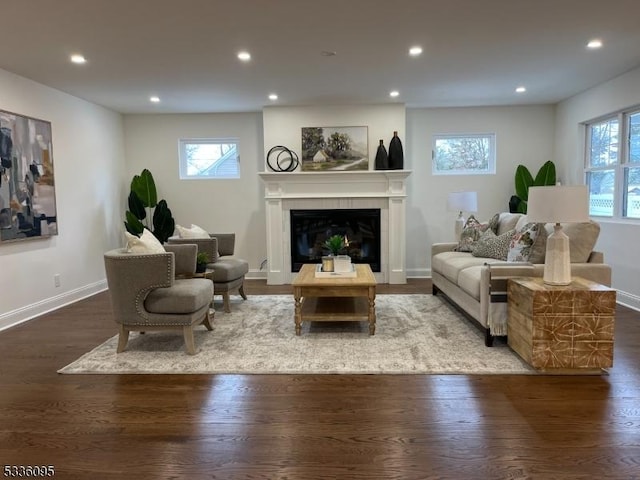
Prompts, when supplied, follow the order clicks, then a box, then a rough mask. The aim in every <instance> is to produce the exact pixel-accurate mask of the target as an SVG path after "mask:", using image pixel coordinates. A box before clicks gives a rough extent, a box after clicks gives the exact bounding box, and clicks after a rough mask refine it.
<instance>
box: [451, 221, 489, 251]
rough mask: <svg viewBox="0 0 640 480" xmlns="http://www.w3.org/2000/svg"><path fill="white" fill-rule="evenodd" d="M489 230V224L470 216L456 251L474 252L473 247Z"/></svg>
mask: <svg viewBox="0 0 640 480" xmlns="http://www.w3.org/2000/svg"><path fill="white" fill-rule="evenodd" d="M487 228H489V224H488V223H480V222H479V221H478V220H477V219H476V217H474V216H473V215H470V216H469V218H468V219H467V221H466V223H465V224H464V229H463V230H462V233H461V234H460V241H459V242H458V247H457V248H456V250H457V251H458V252H470V251H471V250H473V245H474V244H475V243H476V242H477V241H478V239H479V238H480V235H481V234H482V232H484V231H485V230H487Z"/></svg>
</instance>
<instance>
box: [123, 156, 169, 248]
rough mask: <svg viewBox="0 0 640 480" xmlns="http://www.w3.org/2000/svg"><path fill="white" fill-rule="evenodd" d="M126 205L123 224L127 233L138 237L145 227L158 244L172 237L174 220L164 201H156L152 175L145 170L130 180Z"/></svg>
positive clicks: (156, 196)
mask: <svg viewBox="0 0 640 480" xmlns="http://www.w3.org/2000/svg"><path fill="white" fill-rule="evenodd" d="M128 203H129V210H127V212H126V214H125V217H126V221H125V222H124V225H125V227H126V229H127V232H129V233H130V234H132V235H137V236H140V235H141V234H142V232H143V230H144V228H145V227H146V228H147V230H149V231H151V233H153V234H154V235H155V237H156V238H157V239H158V240H159V241H160V243H165V242H166V241H167V239H168V238H169V237H170V236H171V235H173V230H174V229H175V220H174V219H173V216H172V215H171V210H169V207H167V202H166V200H160V201H158V195H157V193H156V184H155V182H154V180H153V175H151V172H150V171H149V170H147V169H146V168H145V169H144V170H143V171H142V173H141V174H140V175H135V176H134V177H133V179H132V180H131V192H130V193H129V199H128ZM152 209H153V211H152Z"/></svg>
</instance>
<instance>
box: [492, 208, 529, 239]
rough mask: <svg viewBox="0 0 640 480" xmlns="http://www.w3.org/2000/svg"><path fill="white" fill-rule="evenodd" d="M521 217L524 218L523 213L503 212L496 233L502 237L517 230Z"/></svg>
mask: <svg viewBox="0 0 640 480" xmlns="http://www.w3.org/2000/svg"><path fill="white" fill-rule="evenodd" d="M521 217H523V214H522V213H508V212H501V213H500V221H499V222H498V231H497V232H496V235H502V234H503V233H506V232H508V231H509V230H513V229H514V228H516V224H517V223H518V220H520V218H521Z"/></svg>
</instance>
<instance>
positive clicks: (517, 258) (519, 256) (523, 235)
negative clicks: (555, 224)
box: [507, 223, 546, 262]
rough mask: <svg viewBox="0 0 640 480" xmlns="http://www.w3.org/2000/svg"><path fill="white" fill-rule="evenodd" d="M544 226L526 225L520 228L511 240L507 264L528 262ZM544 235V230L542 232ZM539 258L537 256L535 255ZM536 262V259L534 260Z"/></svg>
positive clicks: (536, 224)
mask: <svg viewBox="0 0 640 480" xmlns="http://www.w3.org/2000/svg"><path fill="white" fill-rule="evenodd" d="M543 230H544V224H542V223H527V224H526V225H523V226H522V228H520V229H519V230H518V231H517V232H516V234H515V235H514V236H513V238H512V239H511V243H510V244H509V252H508V253H507V262H528V261H530V258H531V256H532V254H533V253H534V245H535V244H536V243H540V242H538V237H540V235H542V233H541V232H542V231H543ZM544 233H545V234H546V230H544ZM537 256H539V254H537ZM536 260H537V259H536Z"/></svg>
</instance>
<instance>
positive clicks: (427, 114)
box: [405, 105, 555, 276]
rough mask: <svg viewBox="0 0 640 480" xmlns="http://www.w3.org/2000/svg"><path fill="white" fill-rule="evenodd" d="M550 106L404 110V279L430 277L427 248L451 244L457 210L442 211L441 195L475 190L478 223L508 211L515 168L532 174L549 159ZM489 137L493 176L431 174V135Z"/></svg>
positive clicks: (443, 199)
mask: <svg viewBox="0 0 640 480" xmlns="http://www.w3.org/2000/svg"><path fill="white" fill-rule="evenodd" d="M554 128H555V127H554V107H553V106H550V105H536V106H517V107H516V106H513V107H469V108H422V109H408V110H407V141H406V144H407V147H406V150H407V151H408V152H409V156H408V159H405V168H407V169H411V170H413V174H412V175H411V176H410V177H409V179H408V182H407V192H408V195H409V199H408V207H407V208H408V209H407V242H408V245H407V252H408V253H407V267H408V274H409V275H410V276H425V275H429V276H430V275H431V258H430V254H431V253H430V250H431V244H432V243H437V242H451V241H454V221H455V218H456V217H457V212H449V211H447V195H448V193H449V192H456V191H476V192H478V209H479V211H478V213H477V214H476V216H477V217H478V218H479V219H480V220H488V219H489V218H490V217H491V215H493V214H494V213H496V212H504V211H508V209H509V205H508V203H509V198H510V197H511V195H513V194H514V193H515V186H514V176H515V170H516V167H517V165H518V164H523V165H526V166H527V167H528V168H529V170H531V171H532V172H533V175H535V174H536V172H537V171H538V169H539V168H540V167H541V166H542V164H543V163H544V162H545V161H547V160H554V161H555V158H554V157H553V145H554ZM443 133H495V134H496V173H495V175H450V176H449V175H432V173H431V150H432V137H433V135H434V134H443Z"/></svg>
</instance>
